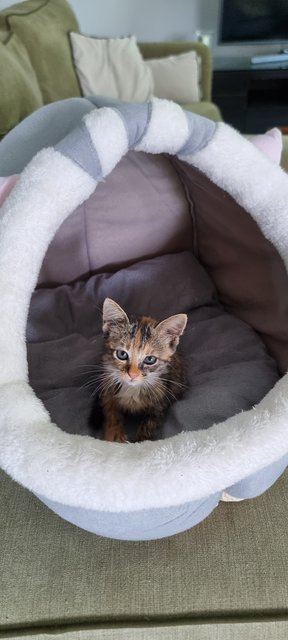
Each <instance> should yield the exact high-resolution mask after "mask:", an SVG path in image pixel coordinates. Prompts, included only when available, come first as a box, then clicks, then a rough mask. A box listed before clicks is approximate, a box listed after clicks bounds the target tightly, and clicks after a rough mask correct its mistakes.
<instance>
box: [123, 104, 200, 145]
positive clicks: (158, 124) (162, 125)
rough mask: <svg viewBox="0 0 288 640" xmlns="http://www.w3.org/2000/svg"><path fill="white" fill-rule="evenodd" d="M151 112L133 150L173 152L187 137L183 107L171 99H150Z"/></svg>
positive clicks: (187, 131)
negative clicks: (143, 133)
mask: <svg viewBox="0 0 288 640" xmlns="http://www.w3.org/2000/svg"><path fill="white" fill-rule="evenodd" d="M151 104H152V112H151V119H150V122H149V126H148V128H147V131H146V133H145V135H144V136H143V138H142V139H141V141H140V142H139V144H138V145H137V146H135V151H145V152H147V153H159V152H160V151H159V150H161V153H172V154H175V153H177V151H179V149H181V147H183V146H184V144H185V143H186V142H187V139H188V138H189V133H190V131H189V125H188V120H187V118H186V116H185V113H184V111H183V109H181V107H180V106H179V105H178V104H175V102H172V101H171V100H159V99H158V98H153V99H152V100H151Z"/></svg>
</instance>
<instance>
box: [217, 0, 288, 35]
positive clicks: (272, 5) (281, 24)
mask: <svg viewBox="0 0 288 640" xmlns="http://www.w3.org/2000/svg"><path fill="white" fill-rule="evenodd" d="M285 42H288V0H220V22H219V44H221V45H222V44H231V45H232V44H260V43H263V44H265V43H267V44H269V43H270V44H273V43H274V44H275V43H278V44H281V43H285Z"/></svg>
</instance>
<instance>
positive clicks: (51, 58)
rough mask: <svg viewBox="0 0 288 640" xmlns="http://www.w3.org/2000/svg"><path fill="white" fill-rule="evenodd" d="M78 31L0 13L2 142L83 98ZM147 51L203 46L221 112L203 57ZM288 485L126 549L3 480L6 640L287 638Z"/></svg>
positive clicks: (32, 5) (69, 19) (22, 12)
mask: <svg viewBox="0 0 288 640" xmlns="http://www.w3.org/2000/svg"><path fill="white" fill-rule="evenodd" d="M10 29H11V30H12V31H10ZM71 29H72V30H76V29H78V25H77V21H76V19H75V17H74V15H73V13H72V11H71V9H70V8H69V6H68V4H67V3H66V2H65V1H64V0H48V1H47V0H28V2H26V3H21V4H19V5H16V6H14V7H13V8H12V9H7V10H5V11H3V12H0V38H1V43H2V46H1V51H2V53H3V52H4V49H5V48H8V49H9V51H8V55H7V56H6V58H5V69H7V64H8V62H7V60H10V62H11V60H12V58H13V56H15V58H13V59H14V67H13V68H14V69H15V78H13V73H11V68H10V67H9V73H8V72H7V74H6V76H5V78H6V79H5V83H4V80H3V78H4V71H3V73H2V70H1V73H0V87H1V88H0V96H1V98H0V113H1V122H2V125H1V126H2V129H1V132H2V135H4V134H5V133H6V132H7V131H8V130H9V128H12V127H13V126H15V125H16V124H17V122H19V121H20V120H21V119H22V118H24V117H25V116H26V115H28V113H30V112H31V111H32V110H34V109H36V108H38V107H39V106H41V104H44V103H47V102H50V101H52V100H58V99H62V98H66V97H70V96H74V95H78V96H79V95H80V90H79V86H78V84H77V78H76V76H75V73H74V70H73V65H72V60H71V52H70V48H69V41H68V38H67V31H69V30H71ZM3 43H5V44H3ZM42 44H43V47H42ZM141 46H142V51H143V55H144V56H150V55H153V56H154V55H161V54H162V55H166V53H168V52H169V53H170V52H171V51H172V52H175V51H181V50H183V47H184V48H186V47H190V46H197V50H198V52H200V54H201V52H202V53H203V58H202V59H203V75H202V82H203V104H202V107H203V108H204V112H205V109H207V110H208V111H209V109H212V111H213V105H212V103H211V102H210V91H211V66H210V67H209V65H211V61H210V56H209V52H208V53H207V51H206V49H203V47H202V46H201V45H198V44H196V45H190V44H189V45H188V44H185V45H184V44H178V43H177V44H173V45H172V44H171V43H165V44H164V43H161V45H160V44H150V43H149V44H145V45H141ZM3 47H4V49H3ZM27 52H28V53H27ZM204 52H205V53H204ZM12 53H13V55H12ZM28 54H29V55H28ZM3 56H4V53H3ZM205 56H207V57H206V58H205ZM59 58H61V65H60V64H59ZM0 60H1V57H0ZM205 61H206V62H205ZM0 64H1V62H0ZM11 64H12V63H11ZM31 69H32V71H31ZM17 74H18V79H19V82H18V81H17V79H16V75H17ZM19 74H20V75H19ZM21 78H22V80H23V82H22V84H21V82H20V79H21ZM25 78H26V80H27V82H26V81H25ZM209 78H210V79H209ZM28 79H29V83H30V84H29V83H28ZM1 83H2V85H1ZM27 83H28V85H27ZM27 86H29V89H31V91H30V97H29V99H28V97H27V95H25V91H27ZM18 90H19V92H22V95H21V93H19V94H18V93H17V92H18ZM11 95H13V96H14V95H15V96H17V97H16V100H15V103H14V101H13V104H11ZM204 103H206V106H205V104H204ZM3 105H4V106H3ZM5 105H6V106H5ZM186 107H187V105H186ZM190 108H193V109H194V108H195V110H196V109H198V108H199V109H201V103H199V105H192V106H191V105H190ZM215 109H216V110H215V111H214V116H215V118H216V116H217V117H218V115H219V112H218V111H217V108H215ZM204 112H203V113H204ZM205 115H210V116H211V117H212V112H211V113H207V111H206V113H205ZM4 116H5V117H6V119H5V117H4ZM219 117H220V116H219ZM3 123H4V125H3ZM287 481H288V475H287V473H286V474H284V475H283V476H282V477H281V478H280V480H279V481H278V482H277V483H276V484H275V485H274V486H273V487H272V488H271V489H270V490H269V491H267V492H266V493H265V494H264V495H262V496H260V497H258V498H256V499H254V500H250V501H249V500H247V501H244V502H238V503H237V502H235V503H233V502H232V503H225V502H222V503H220V504H219V506H218V507H217V509H216V510H215V511H214V512H213V513H212V514H211V515H210V516H209V518H207V519H206V520H205V521H203V522H201V523H200V524H199V525H198V526H196V527H194V528H193V529H191V530H190V531H186V532H185V533H182V534H178V535H177V536H174V537H171V538H166V539H162V540H158V541H151V542H120V541H117V540H109V539H105V538H101V537H97V536H95V535H92V534H89V533H87V532H85V531H82V530H81V529H78V528H76V527H74V526H73V525H70V524H69V523H68V522H66V521H63V520H61V519H60V518H58V517H57V516H56V515H54V514H53V513H52V512H50V511H49V510H48V509H47V508H46V507H45V506H44V505H43V504H42V503H40V502H39V501H38V500H37V499H36V498H35V497H34V496H33V495H32V494H31V493H29V492H28V491H26V490H25V489H23V488H22V487H21V486H19V485H17V484H16V483H15V482H13V481H12V480H11V479H10V478H9V477H8V476H7V475H6V474H5V473H3V472H1V473H0V513H1V519H0V527H1V532H0V638H1V637H3V638H18V639H23V640H24V638H35V640H36V639H37V640H44V639H45V640H49V639H50V638H51V639H52V638H54V637H56V636H57V637H59V638H61V639H63V640H64V639H65V640H70V639H71V640H74V639H75V640H90V639H93V640H94V639H95V640H97V639H98V638H99V639H104V640H113V639H117V640H121V639H122V638H123V640H124V638H125V640H130V639H131V640H153V639H154V638H155V639H159V640H160V639H161V640H188V639H190V638H191V639H193V640H194V639H195V640H210V639H213V640H214V639H215V640H220V639H221V640H232V639H233V640H250V639H253V640H258V639H259V640H260V639H261V640H268V639H269V640H270V639H271V638H275V639H276V638H277V640H281V639H282V640H284V638H285V640H286V638H287V637H288V544H287V542H288V540H287V521H288V507H287ZM167 489H168V488H167Z"/></svg>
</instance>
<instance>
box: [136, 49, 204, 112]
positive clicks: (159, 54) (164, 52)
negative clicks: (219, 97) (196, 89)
mask: <svg viewBox="0 0 288 640" xmlns="http://www.w3.org/2000/svg"><path fill="white" fill-rule="evenodd" d="M138 46H139V49H140V51H141V53H142V55H143V58H144V59H149V58H165V57H166V56H171V55H177V54H179V53H187V51H196V52H197V54H198V55H199V57H200V58H201V89H202V98H201V99H202V100H205V101H207V102H209V101H211V95H212V55H211V51H210V49H209V47H206V45H205V44H202V42H138Z"/></svg>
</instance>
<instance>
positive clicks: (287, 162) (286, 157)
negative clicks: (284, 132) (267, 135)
mask: <svg viewBox="0 0 288 640" xmlns="http://www.w3.org/2000/svg"><path fill="white" fill-rule="evenodd" d="M281 165H282V167H283V169H285V171H287V172H288V136H283V152H282V157H281Z"/></svg>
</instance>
